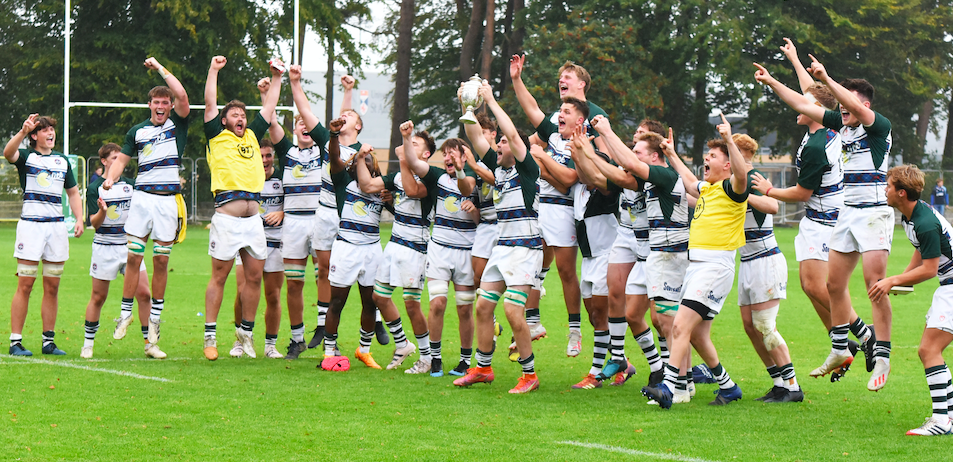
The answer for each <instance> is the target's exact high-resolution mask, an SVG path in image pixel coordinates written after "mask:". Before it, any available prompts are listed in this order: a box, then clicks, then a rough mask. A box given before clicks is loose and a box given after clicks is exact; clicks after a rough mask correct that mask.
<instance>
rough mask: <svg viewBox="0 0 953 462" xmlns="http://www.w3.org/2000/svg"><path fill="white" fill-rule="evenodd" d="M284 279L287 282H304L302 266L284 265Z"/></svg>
mask: <svg viewBox="0 0 953 462" xmlns="http://www.w3.org/2000/svg"><path fill="white" fill-rule="evenodd" d="M284 266H285V278H287V279H288V280H289V281H304V265H296V264H293V263H285V265H284Z"/></svg>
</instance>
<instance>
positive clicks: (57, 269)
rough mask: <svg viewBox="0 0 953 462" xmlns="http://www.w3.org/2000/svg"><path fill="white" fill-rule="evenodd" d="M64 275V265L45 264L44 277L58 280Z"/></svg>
mask: <svg viewBox="0 0 953 462" xmlns="http://www.w3.org/2000/svg"><path fill="white" fill-rule="evenodd" d="M62 275H63V264H62V263H43V277H45V278H58V277H60V276H62Z"/></svg>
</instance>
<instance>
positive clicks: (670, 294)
mask: <svg viewBox="0 0 953 462" xmlns="http://www.w3.org/2000/svg"><path fill="white" fill-rule="evenodd" d="M687 268H688V252H658V251H653V252H649V258H648V259H646V261H645V279H646V281H649V284H648V294H649V298H650V299H652V300H659V299H665V300H668V301H672V302H678V301H681V300H682V295H683V294H684V293H685V292H684V291H683V290H682V283H683V282H685V270H686V269H687Z"/></svg>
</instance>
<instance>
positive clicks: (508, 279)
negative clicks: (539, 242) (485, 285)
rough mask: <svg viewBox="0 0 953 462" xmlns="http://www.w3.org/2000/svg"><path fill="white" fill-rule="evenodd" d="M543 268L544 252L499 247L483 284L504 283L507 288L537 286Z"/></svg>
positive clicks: (485, 274) (485, 271)
mask: <svg viewBox="0 0 953 462" xmlns="http://www.w3.org/2000/svg"><path fill="white" fill-rule="evenodd" d="M542 267H543V251H542V250H540V249H530V248H528V247H510V246H503V245H498V246H496V247H494V248H493V254H492V255H490V260H489V261H488V262H486V268H485V269H484V270H483V278H482V279H481V281H482V282H497V281H503V282H504V283H506V286H507V287H515V286H535V285H536V274H537V273H539V271H540V270H541V269H542Z"/></svg>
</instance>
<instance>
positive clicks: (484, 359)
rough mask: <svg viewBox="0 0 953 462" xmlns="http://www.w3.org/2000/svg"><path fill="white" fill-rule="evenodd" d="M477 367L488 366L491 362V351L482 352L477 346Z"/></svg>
mask: <svg viewBox="0 0 953 462" xmlns="http://www.w3.org/2000/svg"><path fill="white" fill-rule="evenodd" d="M476 361H477V367H490V364H492V363H493V352H492V351H491V352H489V353H484V352H482V351H480V349H479V348H477V350H476Z"/></svg>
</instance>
